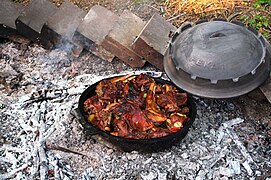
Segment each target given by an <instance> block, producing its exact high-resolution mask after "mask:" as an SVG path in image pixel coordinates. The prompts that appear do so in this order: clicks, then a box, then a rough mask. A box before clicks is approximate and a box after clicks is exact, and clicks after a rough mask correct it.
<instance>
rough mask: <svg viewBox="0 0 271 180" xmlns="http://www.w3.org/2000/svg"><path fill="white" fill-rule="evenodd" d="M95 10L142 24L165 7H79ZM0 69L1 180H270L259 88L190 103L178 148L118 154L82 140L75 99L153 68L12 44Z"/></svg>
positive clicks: (269, 127)
mask: <svg viewBox="0 0 271 180" xmlns="http://www.w3.org/2000/svg"><path fill="white" fill-rule="evenodd" d="M25 2H26V1H25ZM83 2H84V3H85V4H83ZM26 3H27V2H26ZM55 3H57V2H56V1H55ZM93 3H101V4H103V3H105V4H106V5H107V7H109V8H110V9H112V10H116V12H117V13H121V11H122V10H123V9H126V8H129V9H130V10H132V11H133V12H135V13H136V14H137V15H139V16H140V17H142V18H145V19H148V18H149V17H150V16H151V15H152V13H154V12H157V11H158V12H159V11H160V5H161V3H163V2H158V1H147V0H145V1H123V0H114V1H77V4H80V5H79V6H81V7H84V8H89V7H90V6H91V5H93ZM105 4H103V5H105ZM0 67H1V69H3V71H2V72H0V75H1V77H3V78H2V79H1V80H0V81H1V84H0V122H1V127H0V179H5V178H18V179H19V178H21V179H40V178H41V179H42V178H43V177H46V175H49V178H51V179H64V178H66V179H93V178H94V179H146V180H149V179H159V180H160V179H266V178H268V177H269V178H270V176H271V142H270V139H271V121H270V119H271V113H270V112H271V106H270V104H269V102H268V101H267V100H266V98H265V97H264V96H263V94H262V93H261V92H260V90H259V89H257V90H255V91H253V92H251V93H249V94H247V95H244V96H241V97H237V98H233V99H225V100H218V99H208V98H200V97H194V99H195V101H196V104H197V117H196V120H195V122H194V124H193V126H192V128H191V129H190V131H189V133H188V135H187V136H186V138H185V139H184V140H182V141H181V143H178V144H176V145H175V146H173V147H172V148H170V149H168V150H164V151H161V152H158V153H138V152H135V151H133V152H123V151H121V150H119V149H117V148H116V147H115V146H113V145H112V144H110V143H109V142H107V141H106V140H103V139H102V138H101V137H99V136H90V135H88V134H87V133H86V132H85V131H84V129H83V127H82V126H81V125H80V124H79V123H78V120H77V118H76V114H75V112H74V109H75V108H76V107H77V103H78V99H79V97H80V95H81V93H82V92H83V91H84V90H85V89H86V88H87V87H88V86H89V85H90V84H92V83H94V82H96V81H98V80H100V79H102V78H105V77H108V76H112V75H114V74H121V73H129V72H139V71H158V70H157V69H156V68H154V67H152V66H151V65H149V64H147V65H146V66H144V67H143V68H142V69H132V68H131V67H129V66H127V65H125V64H124V63H122V62H121V61H119V60H117V59H115V60H114V61H113V62H112V63H109V62H107V61H104V60H101V59H99V58H98V57H96V56H94V55H92V54H91V53H89V52H86V51H85V52H83V54H82V55H81V56H80V57H79V58H73V57H71V56H69V55H68V54H67V53H66V52H63V51H61V50H53V51H46V50H44V49H43V48H42V47H39V46H38V45H35V44H30V45H27V46H26V45H22V44H17V43H13V42H10V41H5V42H2V43H1V44H0ZM163 78H166V76H163Z"/></svg>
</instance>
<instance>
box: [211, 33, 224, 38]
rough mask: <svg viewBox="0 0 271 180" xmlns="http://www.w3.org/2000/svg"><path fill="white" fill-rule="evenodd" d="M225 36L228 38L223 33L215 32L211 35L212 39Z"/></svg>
mask: <svg viewBox="0 0 271 180" xmlns="http://www.w3.org/2000/svg"><path fill="white" fill-rule="evenodd" d="M224 36H226V34H224V33H221V32H215V33H213V34H211V36H210V38H219V37H224Z"/></svg>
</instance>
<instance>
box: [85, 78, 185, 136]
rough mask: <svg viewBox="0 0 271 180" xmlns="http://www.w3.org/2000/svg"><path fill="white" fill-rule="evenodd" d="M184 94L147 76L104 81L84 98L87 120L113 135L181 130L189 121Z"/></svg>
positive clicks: (154, 133)
mask: <svg viewBox="0 0 271 180" xmlns="http://www.w3.org/2000/svg"><path fill="white" fill-rule="evenodd" d="M186 103H187V94H186V93H182V92H180V91H179V90H177V89H176V88H175V87H174V86H172V85H169V84H157V83H156V82H155V81H154V79H153V78H151V77H150V76H148V75H145V74H140V75H139V76H133V75H131V74H130V75H126V76H121V77H117V78H113V79H110V80H103V81H101V82H100V83H99V84H98V85H97V86H96V95H94V96H92V97H90V98H89V99H87V100H86V101H85V103H84V110H85V112H86V113H87V114H88V121H89V122H90V123H92V124H93V125H94V126H96V127H98V128H99V129H101V130H103V131H107V132H109V133H110V134H111V135H114V136H121V137H126V138H133V139H148V138H159V137H163V136H167V135H169V134H170V133H175V132H177V131H179V130H181V129H182V127H183V124H185V123H186V122H187V121H188V120H189V117H188V114H189V108H188V107H187V105H186Z"/></svg>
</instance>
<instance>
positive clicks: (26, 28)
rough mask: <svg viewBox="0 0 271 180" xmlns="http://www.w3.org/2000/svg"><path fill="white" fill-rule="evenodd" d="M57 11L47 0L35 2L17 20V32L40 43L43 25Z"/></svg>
mask: <svg viewBox="0 0 271 180" xmlns="http://www.w3.org/2000/svg"><path fill="white" fill-rule="evenodd" d="M56 10H57V7H56V6H54V5H53V4H52V3H50V2H49V1H47V0H42V1H40V0H33V1H32V2H31V4H30V5H29V6H28V7H27V8H25V9H24V11H22V13H21V14H20V16H19V17H18V18H17V19H16V29H17V31H18V32H19V33H20V34H21V35H23V36H25V37H27V38H28V39H30V40H32V41H33V42H36V43H39V42H40V35H41V30H42V27H43V25H44V24H45V23H46V21H47V19H48V18H49V17H50V16H52V15H53V14H54V13H55V12H56Z"/></svg>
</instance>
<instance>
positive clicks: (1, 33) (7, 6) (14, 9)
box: [0, 0, 24, 38]
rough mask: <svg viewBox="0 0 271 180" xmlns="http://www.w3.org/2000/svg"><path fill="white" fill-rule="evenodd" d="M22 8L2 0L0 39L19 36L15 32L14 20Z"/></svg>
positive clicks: (7, 0)
mask: <svg viewBox="0 0 271 180" xmlns="http://www.w3.org/2000/svg"><path fill="white" fill-rule="evenodd" d="M23 10H24V7H23V6H22V5H20V4H17V3H14V2H12V1H10V0H2V1H1V6H0V37H3V38H10V37H13V36H19V33H18V32H17V30H16V24H15V20H16V19H17V18H18V16H19V15H20V13H21V12H22V11H23Z"/></svg>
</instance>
